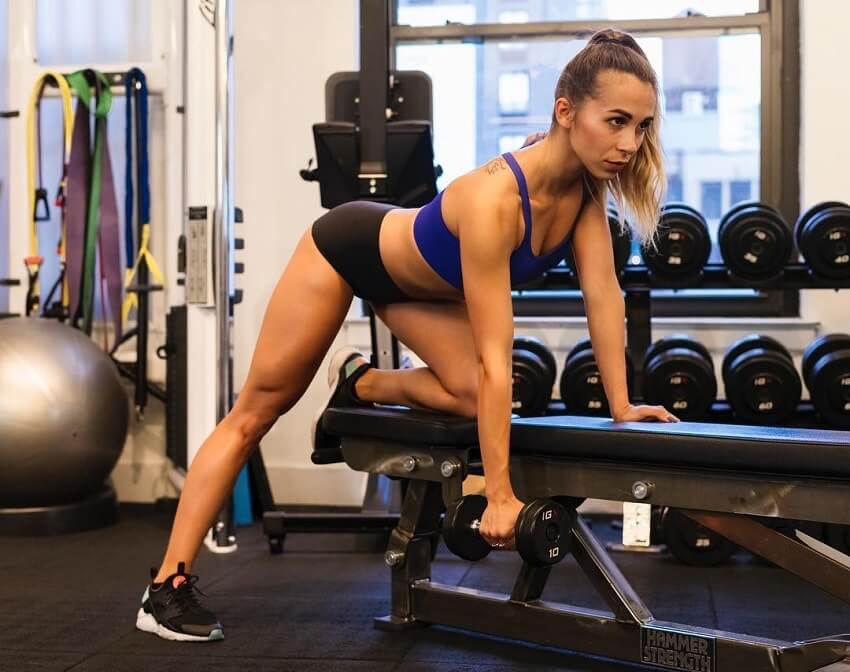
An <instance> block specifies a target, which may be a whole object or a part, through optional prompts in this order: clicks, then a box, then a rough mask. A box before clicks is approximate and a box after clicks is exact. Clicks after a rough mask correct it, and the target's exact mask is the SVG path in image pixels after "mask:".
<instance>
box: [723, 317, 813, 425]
mask: <svg viewBox="0 0 850 672" xmlns="http://www.w3.org/2000/svg"><path fill="white" fill-rule="evenodd" d="M722 376H723V384H724V385H725V386H726V399H727V400H728V401H729V405H730V406H731V407H732V410H733V411H734V412H735V415H736V416H738V417H739V418H740V419H741V420H744V421H745V422H749V423H753V424H772V423H779V422H782V421H784V420H786V419H788V418H789V417H790V416H791V415H793V414H794V412H795V411H796V410H797V406H798V404H799V403H800V394H801V392H802V384H801V383H800V376H799V374H798V373H797V369H795V368H794V360H793V359H792V358H791V353H789V352H788V350H787V349H786V348H785V346H784V345H782V343H780V342H779V341H777V340H776V339H775V338H771V337H770V336H764V335H761V334H751V335H749V336H744V337H743V338H740V339H738V340H737V341H735V342H734V343H733V344H732V345H731V346H730V347H729V349H728V350H727V351H726V354H725V355H724V357H723V371H722Z"/></svg>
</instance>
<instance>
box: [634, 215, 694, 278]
mask: <svg viewBox="0 0 850 672" xmlns="http://www.w3.org/2000/svg"><path fill="white" fill-rule="evenodd" d="M710 253H711V238H710V236H709V232H708V227H707V225H706V222H705V219H703V218H702V216H701V215H699V214H698V213H696V214H695V212H694V211H693V208H690V207H688V208H684V207H681V206H676V207H667V206H665V208H663V209H662V213H661V219H660V221H659V223H658V245H657V249H652V248H651V247H648V246H644V249H643V259H644V263H645V264H646V265H647V267H648V268H649V270H650V271H652V272H653V273H654V274H655V275H657V276H658V277H660V278H662V279H664V280H665V281H667V282H671V283H678V284H683V283H686V282H688V281H691V280H693V279H695V278H697V277H699V274H700V273H701V272H702V269H703V267H704V266H705V263H706V262H707V261H708V257H709V254H710Z"/></svg>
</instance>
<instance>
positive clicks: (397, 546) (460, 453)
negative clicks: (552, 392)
mask: <svg viewBox="0 0 850 672" xmlns="http://www.w3.org/2000/svg"><path fill="white" fill-rule="evenodd" d="M323 423H324V427H325V429H326V430H327V431H328V432H330V433H331V434H334V435H337V436H339V437H340V438H341V447H340V449H339V451H336V452H332V453H331V454H328V455H320V456H314V458H317V459H320V460H322V461H324V462H327V461H331V460H335V461H340V460H344V461H345V462H346V463H347V464H348V465H349V466H350V467H351V468H352V469H355V470H358V471H364V472H368V473H372V474H385V475H387V476H391V477H397V478H401V479H408V483H409V485H408V487H407V492H406V495H405V498H404V502H403V505H402V512H401V516H400V519H399V523H398V526H397V527H396V528H395V530H394V531H393V532H392V534H391V537H390V542H389V546H388V548H387V551H386V554H385V560H386V562H387V564H388V565H389V566H390V567H391V569H392V577H391V605H392V611H391V614H390V615H389V616H387V617H384V618H380V619H376V621H375V625H376V626H377V627H381V628H385V629H401V628H405V627H410V626H415V625H420V624H422V625H427V624H438V625H446V626H451V627H455V628H461V629H465V630H470V631H475V632H479V633H486V634H489V635H496V636H500V637H506V638H511V639H516V640H524V641H528V642H535V643H539V644H544V645H548V646H554V647H559V648H562V649H569V650H572V651H577V652H582V653H587V654H592V655H598V656H605V657H608V658H611V659H617V660H623V661H628V662H635V663H644V664H654V665H657V666H659V667H662V668H664V669H669V670H689V671H690V670H700V671H702V670H705V671H708V672H715V671H722V672H761V671H768V670H770V671H776V672H780V671H781V672H814V671H815V670H819V671H820V672H842V671H843V672H850V634H841V635H834V636H828V637H823V638H818V639H814V640H808V641H802V642H785V641H778V640H771V639H765V638H761V637H752V636H748V635H744V634H738V633H729V632H724V631H720V630H710V629H705V628H699V627H694V626H688V625H682V624H678V623H670V622H662V621H659V620H656V619H655V618H654V617H653V615H652V613H651V612H650V610H649V609H648V608H647V607H646V605H644V603H643V602H642V601H641V598H640V597H639V596H638V595H637V593H636V592H635V591H634V589H633V588H632V587H631V586H630V585H629V583H628V581H626V579H625V577H624V576H623V575H622V574H621V572H620V571H619V569H618V568H617V566H616V565H615V564H614V562H613V561H612V560H611V558H610V557H609V555H608V553H607V552H606V550H605V549H604V548H603V546H602V545H601V544H600V542H599V541H598V540H597V539H596V537H595V536H594V535H593V533H592V532H591V531H590V529H589V528H588V527H587V525H586V524H585V523H584V522H583V521H582V519H581V517H580V516H578V515H577V514H576V510H575V509H576V506H577V505H578V504H580V503H581V501H583V500H584V499H585V498H598V499H608V500H614V501H632V502H644V503H651V504H661V505H667V506H672V507H677V508H680V509H683V510H684V511H685V513H686V514H687V515H688V516H690V517H691V518H693V519H694V520H696V521H698V522H699V523H700V524H702V525H704V526H705V527H707V528H710V529H712V530H714V531H716V532H718V533H719V534H722V535H723V536H725V537H727V538H729V539H730V540H732V541H734V542H735V543H736V544H739V545H740V546H742V547H744V548H746V549H749V550H750V551H752V552H753V553H755V554H757V555H759V556H761V557H763V558H765V559H767V560H769V561H771V562H773V563H775V564H776V565H778V566H780V567H782V568H784V569H786V570H788V571H790V572H792V573H793V574H795V575H797V576H799V577H801V578H803V579H805V580H806V581H809V582H810V583H812V584H814V585H815V586H817V587H819V588H821V589H822V590H824V591H826V592H827V593H830V594H831V595H834V596H836V597H838V598H840V599H842V600H844V601H845V602H850V567H848V566H845V565H844V564H842V563H841V562H839V561H837V560H835V559H832V558H830V557H828V556H827V555H825V554H821V553H820V552H818V551H816V550H813V549H812V548H809V547H808V546H806V545H804V544H803V543H800V542H799V541H797V540H795V539H791V538H789V537H787V536H784V535H782V534H781V533H779V532H777V531H775V530H773V529H770V528H769V527H766V526H764V525H762V524H761V523H759V522H758V521H757V518H758V517H767V518H788V519H795V520H807V521H819V522H829V523H837V524H845V525H846V524H850V433H848V432H840V431H820V430H809V429H785V428H771V427H750V426H736V425H718V424H702V423H691V422H687V423H686V422H681V423H676V424H666V423H665V424H658V423H614V422H612V421H610V420H607V419H598V418H587V417H571V416H565V417H547V418H531V419H523V420H514V422H513V425H512V430H511V477H512V481H513V484H514V488H515V490H516V492H517V496H518V497H519V498H520V499H523V500H529V499H532V498H552V499H555V500H557V501H558V502H560V503H561V504H564V505H565V506H566V509H567V514H568V518H569V528H568V529H569V536H570V538H569V541H568V544H567V548H568V550H569V551H570V552H571V553H572V554H573V556H574V557H575V558H576V560H577V561H578V564H579V566H580V567H581V569H582V570H583V571H584V572H585V574H586V575H587V576H588V578H589V579H590V580H591V583H592V584H593V586H594V587H595V589H596V590H597V591H598V592H599V593H600V595H601V596H602V597H603V598H604V600H605V602H606V603H607V604H608V606H609V608H610V609H611V613H606V612H603V611H597V610H592V609H586V608H579V607H574V606H568V605H562V604H555V603H550V602H546V601H543V600H541V595H542V593H543V589H544V587H545V584H546V580H547V578H548V576H549V572H550V571H551V569H552V568H551V566H547V567H535V566H532V565H530V564H529V563H528V562H524V563H523V565H522V569H521V570H520V572H519V575H518V577H517V579H516V582H515V584H514V587H513V590H512V593H511V594H510V595H501V594H495V593H488V592H483V591H479V590H471V589H468V588H459V587H454V586H448V585H441V584H438V583H435V582H432V581H431V580H430V576H431V560H432V553H433V549H434V548H435V544H436V540H437V538H438V535H439V534H440V518H441V515H442V513H443V511H444V508H445V506H446V505H448V504H450V503H452V502H455V501H457V500H458V499H460V497H461V484H462V482H463V479H464V478H465V476H466V475H467V474H468V473H476V472H477V473H480V471H481V463H480V454H479V452H478V448H477V441H478V436H477V428H476V424H475V422H474V421H470V420H467V419H463V418H455V417H449V416H443V415H436V414H429V413H425V412H420V411H411V410H408V409H403V408H394V407H393V408H388V407H376V408H371V409H330V410H328V411H327V412H326V413H325V415H324V417H323Z"/></svg>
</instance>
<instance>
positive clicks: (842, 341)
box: [803, 334, 850, 429]
mask: <svg viewBox="0 0 850 672" xmlns="http://www.w3.org/2000/svg"><path fill="white" fill-rule="evenodd" d="M803 380H804V381H805V383H806V387H807V388H808V390H809V395H810V396H811V398H812V404H814V407H815V409H816V410H817V411H818V413H819V414H820V415H821V417H822V418H823V419H824V420H825V421H826V422H828V423H829V424H831V425H835V426H836V427H842V428H845V429H847V428H850V335H849V334H828V335H825V336H820V337H819V338H816V339H815V340H814V341H812V342H811V343H809V345H808V346H807V347H806V349H805V351H804V352H803Z"/></svg>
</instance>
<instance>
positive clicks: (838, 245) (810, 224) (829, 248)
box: [797, 204, 850, 280]
mask: <svg viewBox="0 0 850 672" xmlns="http://www.w3.org/2000/svg"><path fill="white" fill-rule="evenodd" d="M797 237H798V245H799V248H800V252H801V253H802V255H803V258H804V259H805V260H806V264H808V266H809V268H810V269H811V270H812V272H813V273H814V274H815V275H818V276H820V277H822V278H826V279H829V280H846V279H848V278H850V206H847V205H844V204H842V205H840V206H835V207H829V208H822V209H820V210H819V211H818V212H816V213H814V214H813V215H812V216H810V217H809V218H808V219H807V221H806V223H805V225H804V226H803V227H802V229H801V230H800V232H799V233H798V236H797Z"/></svg>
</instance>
